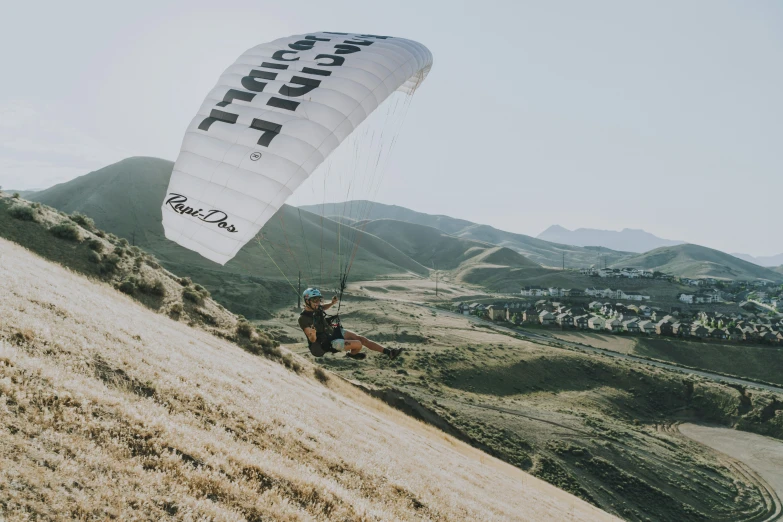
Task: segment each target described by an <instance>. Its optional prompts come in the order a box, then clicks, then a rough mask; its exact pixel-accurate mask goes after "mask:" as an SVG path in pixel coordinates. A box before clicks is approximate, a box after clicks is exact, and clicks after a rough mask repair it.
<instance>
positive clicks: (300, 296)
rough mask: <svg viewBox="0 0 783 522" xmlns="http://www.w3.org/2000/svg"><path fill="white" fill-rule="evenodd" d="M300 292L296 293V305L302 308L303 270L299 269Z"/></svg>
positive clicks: (298, 286) (298, 287)
mask: <svg viewBox="0 0 783 522" xmlns="http://www.w3.org/2000/svg"><path fill="white" fill-rule="evenodd" d="M297 289H298V292H297V293H296V307H297V308H302V301H301V299H302V271H301V270H300V271H299V284H298V285H297Z"/></svg>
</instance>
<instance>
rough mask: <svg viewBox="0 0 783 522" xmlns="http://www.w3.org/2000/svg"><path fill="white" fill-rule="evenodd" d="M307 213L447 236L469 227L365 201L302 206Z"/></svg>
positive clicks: (459, 221)
mask: <svg viewBox="0 0 783 522" xmlns="http://www.w3.org/2000/svg"><path fill="white" fill-rule="evenodd" d="M301 208H302V209H304V210H307V211H308V212H312V213H313V214H318V215H323V216H332V215H334V216H347V217H351V218H353V219H356V220H369V221H373V220H376V219H393V220H395V221H405V222H407V223H414V224H416V225H424V226H427V227H432V228H437V229H438V230H441V231H443V232H445V233H447V234H456V233H457V232H459V231H460V230H463V229H465V228H467V227H469V226H471V225H473V223H471V222H470V221H466V220H464V219H457V218H453V217H449V216H441V215H433V214H424V213H423V212H416V211H415V210H410V209H407V208H405V207H400V206H397V205H385V204H383V203H375V202H373V201H366V200H352V201H346V202H342V203H326V204H324V205H304V206H302V207H301Z"/></svg>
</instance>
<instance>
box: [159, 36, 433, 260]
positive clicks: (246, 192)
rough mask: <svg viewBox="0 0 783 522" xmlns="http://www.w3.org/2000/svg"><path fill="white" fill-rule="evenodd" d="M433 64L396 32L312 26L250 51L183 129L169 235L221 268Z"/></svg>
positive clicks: (167, 207) (166, 213) (168, 205)
mask: <svg viewBox="0 0 783 522" xmlns="http://www.w3.org/2000/svg"><path fill="white" fill-rule="evenodd" d="M431 67H432V54H431V53H430V52H429V50H428V49H427V48H426V47H424V46H423V45H421V44H419V43H417V42H414V41H411V40H405V39H402V38H393V37H389V36H377V35H369V34H348V33H331V32H318V33H308V34H303V35H295V36H291V37H288V38H281V39H278V40H275V41H273V42H270V43H266V44H261V45H257V46H256V47H253V48H252V49H250V50H248V51H247V52H245V53H244V54H242V56H240V57H239V59H238V60H237V61H236V62H235V63H234V64H233V65H232V66H231V67H229V68H228V69H227V70H226V71H225V72H224V73H223V75H222V76H221V77H220V79H219V80H218V84H217V85H216V86H215V87H214V88H213V89H212V91H210V93H209V94H208V95H207V98H206V99H205V100H204V103H203V104H202V105H201V108H200V109H199V111H198V114H197V115H196V117H195V118H193V121H192V122H191V123H190V125H189V126H188V129H187V132H186V133H185V137H184V139H183V141H182V149H181V151H180V154H179V157H178V158H177V162H176V163H175V164H174V171H173V172H172V175H171V181H170V182H169V187H168V191H167V192H166V196H165V198H164V200H163V228H164V230H165V233H166V238H168V239H170V240H172V241H175V242H177V243H179V244H180V245H182V246H184V247H186V248H189V249H191V250H194V251H196V252H198V253H199V254H201V255H202V256H204V257H206V258H207V259H210V260H212V261H215V262H216V263H220V264H221V265H223V264H225V263H226V262H228V261H229V260H230V259H231V258H233V257H234V256H235V255H236V254H237V252H239V250H240V249H241V248H242V246H244V245H245V244H246V243H247V242H248V241H250V240H251V239H253V238H254V237H255V236H256V234H257V233H258V231H259V230H260V229H261V227H262V226H263V225H264V223H266V222H267V220H268V219H269V218H271V217H272V216H273V215H274V214H275V213H276V212H277V210H278V209H279V208H280V207H281V206H282V205H283V203H284V202H285V200H286V199H288V197H289V196H290V195H291V194H292V193H293V191H294V190H296V188H297V187H298V186H299V185H300V184H301V183H302V182H303V181H305V180H306V179H307V177H308V176H310V174H311V173H312V172H313V171H314V170H315V169H316V167H318V165H320V164H321V163H322V162H323V161H324V160H325V159H326V158H327V157H328V156H329V154H330V153H331V152H332V151H333V150H334V149H335V148H337V146H338V145H340V143H342V142H343V141H344V140H345V139H346V138H348V136H350V135H351V133H352V132H353V131H354V129H356V127H357V126H358V125H359V124H360V123H361V122H362V121H364V119H365V118H366V117H367V116H368V115H369V114H370V113H372V112H373V111H374V110H375V109H376V108H377V107H378V106H379V105H380V104H381V103H382V102H383V101H384V100H386V99H387V98H388V97H389V96H390V95H391V94H393V93H394V92H396V91H402V92H405V93H411V92H413V91H414V90H415V89H416V88H417V87H418V85H419V84H420V83H421V82H422V81H423V80H424V78H425V77H426V76H427V73H428V72H429V70H430V68H431Z"/></svg>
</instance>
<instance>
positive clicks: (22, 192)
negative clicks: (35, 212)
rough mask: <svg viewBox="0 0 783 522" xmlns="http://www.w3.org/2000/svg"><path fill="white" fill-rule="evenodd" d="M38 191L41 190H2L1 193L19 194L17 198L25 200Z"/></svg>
mask: <svg viewBox="0 0 783 522" xmlns="http://www.w3.org/2000/svg"><path fill="white" fill-rule="evenodd" d="M40 190H42V189H32V190H15V189H3V192H4V193H5V194H19V197H22V198H25V199H27V197H28V196H30V195H32V194H35V193H36V192H38V191H40Z"/></svg>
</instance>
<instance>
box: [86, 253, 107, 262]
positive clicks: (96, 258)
mask: <svg viewBox="0 0 783 522" xmlns="http://www.w3.org/2000/svg"><path fill="white" fill-rule="evenodd" d="M87 260H88V261H89V262H90V263H95V264H98V263H100V262H101V261H102V260H103V257H102V256H101V255H100V254H99V253H98V252H90V253H89V254H88V255H87Z"/></svg>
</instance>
